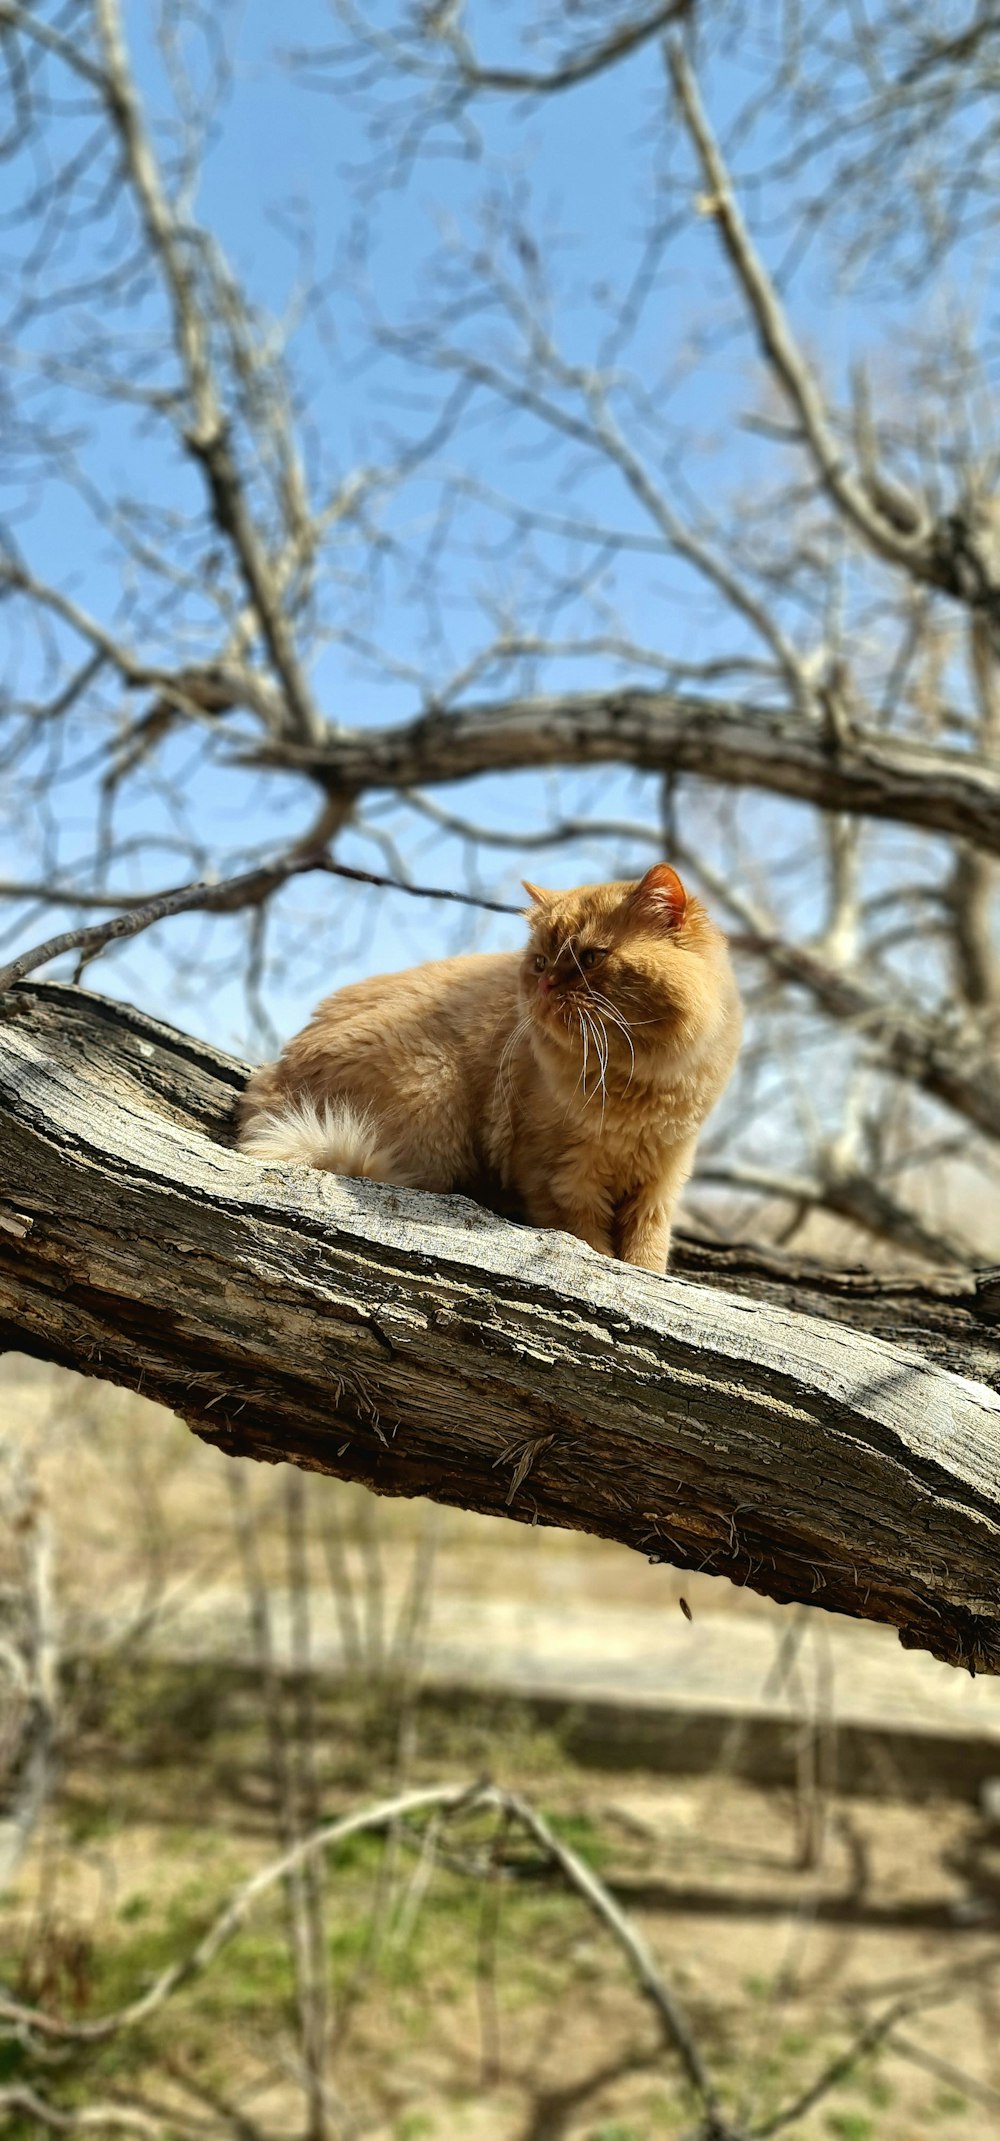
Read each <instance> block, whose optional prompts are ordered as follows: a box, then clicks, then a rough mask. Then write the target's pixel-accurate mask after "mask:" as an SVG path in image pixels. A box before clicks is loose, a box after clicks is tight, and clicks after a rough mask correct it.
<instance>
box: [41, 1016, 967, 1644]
mask: <svg viewBox="0 0 1000 2141" xmlns="http://www.w3.org/2000/svg"><path fill="white" fill-rule="evenodd" d="M246 1075H247V1074H246V1070H245V1068H244V1067H243V1066H242V1065H241V1064H239V1063H235V1062H233V1061H232V1060H231V1059H229V1058H227V1057H225V1056H222V1055H220V1054H218V1053H217V1052H216V1051H215V1050H213V1049H212V1048H209V1047H207V1046H205V1045H203V1044H202V1043H200V1042H197V1041H194V1040H191V1039H190V1038H188V1037H187V1036H185V1035H183V1034H180V1033H176V1032H174V1031H173V1030H172V1029H170V1028H168V1027H165V1026H162V1025H159V1024H157V1023H156V1022H155V1021H154V1020H152V1019H148V1018H145V1017H143V1016H141V1015H140V1014H139V1013H137V1012H135V1011H132V1010H129V1009H127V1008H124V1007H122V1006H121V1005H118V1004H113V1003H110V1002H107V1001H105V1000H104V999H102V998H100V997H97V996H91V995H89V994H87V993H86V992H84V991H82V990H79V989H73V988H66V987H60V986H53V985H50V986H44V987H26V986H22V987H20V988H18V989H16V990H14V991H12V992H11V993H10V994H9V995H7V996H6V997H5V998H3V999H2V1001H0V1347H16V1348H19V1349H20V1350H22V1351H25V1352H28V1353H33V1354H37V1355H38V1356H40V1357H41V1358H43V1359H47V1360H51V1361H58V1362H61V1363H63V1364H65V1365H66V1366H68V1367H73V1368H78V1369H82V1370H83V1371H84V1372H85V1373H87V1374H91V1375H98V1376H102V1377H105V1378H107V1379H108V1380H109V1381H113V1382H119V1383H125V1384H127V1385H129V1386H130V1387H131V1388H133V1389H136V1390H140V1389H141V1390H142V1391H143V1392H144V1393H145V1394H146V1395H147V1396H149V1397H153V1398H157V1399H159V1400H161V1401H162V1403H164V1404H165V1405H168V1406H170V1407H171V1408H172V1409H173V1410H174V1411H175V1412H176V1413H179V1414H180V1415H181V1417H182V1418H183V1419H185V1420H186V1421H188V1422H189V1424H190V1425H191V1427H193V1428H194V1429H195V1431H196V1432H197V1433H198V1434H200V1435H203V1436H204V1437H205V1438H206V1439H207V1440H209V1441H211V1442H215V1443H217V1444H218V1445H219V1446H220V1448H222V1449H224V1450H226V1451H228V1452H230V1453H231V1454H233V1455H242V1456H250V1457H256V1458H266V1459H268V1460H270V1461H272V1462H274V1461H277V1460H279V1459H282V1458H288V1459H290V1460H291V1461H292V1462H294V1463H296V1464H301V1465H305V1466H308V1467H312V1468H314V1469H316V1470H320V1471H325V1472H332V1473H336V1474H337V1475H339V1476H340V1477H343V1478H346V1479H357V1480H362V1481H363V1482H364V1483H365V1484H366V1485H367V1486H369V1487H372V1488H374V1489H375V1491H376V1492H378V1493H383V1494H405V1495H416V1494H424V1495H429V1496H431V1497H432V1498H433V1499H434V1500H436V1501H441V1502H449V1503H453V1504H455V1505H456V1506H458V1507H460V1508H464V1509H478V1510H485V1511H489V1512H491V1513H493V1514H495V1515H501V1516H503V1515H507V1516H510V1517H513V1518H515V1519H517V1520H518V1521H520V1522H526V1523H535V1522H538V1523H544V1524H556V1525H561V1526H564V1527H567V1528H570V1529H576V1530H580V1531H590V1532H596V1533H599V1534H600V1535H602V1536H603V1537H605V1538H610V1539H617V1540H620V1541H622V1542H624V1543H625V1544H626V1545H628V1546H632V1547H634V1548H636V1549H637V1550H638V1551H639V1552H642V1553H644V1554H646V1555H648V1556H649V1557H650V1558H651V1559H654V1560H664V1561H669V1562H671V1563H673V1564H674V1565H675V1566H679V1567H682V1568H691V1569H705V1570H708V1571H711V1572H712V1573H715V1574H718V1575H723V1576H728V1577H730V1578H731V1579H732V1580H733V1581H734V1582H736V1583H741V1584H749V1585H750V1586H751V1587H752V1588H753V1589H755V1590H758V1591H762V1592H765V1593H767V1594H768V1595H769V1596H770V1597H772V1598H775V1599H780V1600H792V1599H795V1600H805V1601H807V1602H809V1603H811V1604H815V1605H822V1606H826V1607H829V1608H833V1609H835V1610H837V1611H839V1612H843V1613H850V1614H854V1615H858V1616H864V1617H867V1618H870V1619H873V1620H882V1621H888V1622H891V1623H893V1624H894V1625H895V1626H896V1627H897V1628H898V1629H899V1631H900V1634H901V1636H902V1639H903V1641H904V1642H905V1643H907V1644H910V1645H914V1646H920V1647H923V1648H926V1649H927V1650H930V1651H933V1652H934V1654H935V1655H936V1656H938V1657H941V1658H946V1659H949V1660H951V1661H952V1662H954V1663H959V1664H963V1665H967V1666H969V1667H971V1668H979V1669H982V1670H987V1671H1000V1465H998V1453H1000V1395H998V1394H997V1389H996V1388H995V1387H992V1386H993V1385H995V1384H997V1383H998V1381H1000V1333H998V1331H997V1324H996V1305H997V1301H998V1299H1000V1277H998V1274H996V1273H988V1274H979V1276H978V1277H977V1278H975V1279H970V1280H965V1279H962V1278H955V1277H953V1276H949V1277H948V1278H947V1279H945V1280H941V1281H938V1282H935V1283H933V1284H931V1285H930V1286H926V1287H921V1286H919V1285H908V1284H906V1283H904V1282H898V1281H885V1280H881V1281H880V1280H878V1279H871V1278H867V1277H865V1276H864V1275H863V1274H854V1275H851V1274H848V1275H846V1276H840V1277H838V1276H836V1275H833V1274H828V1273H824V1272H822V1271H820V1270H817V1269H812V1270H809V1269H807V1268H806V1267H803V1266H790V1265H789V1264H787V1263H785V1262H783V1261H782V1260H781V1259H778V1258H774V1257H768V1256H767V1255H766V1254H755V1253H754V1252H752V1251H745V1250H736V1249H734V1250H723V1251H718V1252H713V1251H710V1250H707V1249H705V1248H703V1247H702V1246H701V1245H697V1246H695V1245H692V1244H688V1245H687V1246H686V1248H684V1247H682V1250H681V1253H680V1259H679V1260H681V1261H683V1262H684V1263H686V1265H687V1267H688V1268H689V1269H691V1268H697V1269H698V1272H699V1280H700V1281H701V1283H698V1282H695V1281H693V1280H692V1279H690V1278H686V1277H679V1276H671V1277H670V1278H666V1279H664V1278H658V1277H655V1276H654V1275H652V1274H650V1273H644V1272H640V1271H634V1270H631V1269H628V1268H627V1267H626V1266H624V1265H621V1264H617V1263H613V1262H611V1261H610V1260H609V1259H607V1258H605V1257H602V1256H598V1255H597V1254H595V1253H594V1252H593V1251H591V1250H589V1249H586V1248H584V1247H583V1246H582V1244H580V1243H579V1242H576V1241H573V1240H571V1239H569V1238H568V1237H567V1236H565V1235H561V1234H553V1233H542V1232H539V1231H536V1230H534V1229H531V1228H527V1227H517V1226H512V1225H509V1224H507V1223H505V1222H503V1221H501V1220H498V1219H495V1218H494V1217H492V1216H491V1215H490V1214H488V1213H486V1212H482V1211H480V1210H479V1209H478V1208H477V1207H476V1206H475V1205H473V1204H471V1203H469V1202H468V1201H467V1200H465V1199H464V1198H459V1197H451V1198H442V1197H430V1196H423V1195H418V1194H415V1193H412V1192H408V1191H403V1190H394V1189H388V1188H382V1187H380V1186H378V1185H374V1184H371V1183H362V1182H354V1181H342V1180H338V1179H336V1178H334V1177H332V1176H329V1175H323V1174H319V1173H316V1172H314V1171H311V1170H306V1169H304V1168H299V1167H279V1166H261V1165H260V1164H259V1163H256V1162H253V1161H251V1160H249V1159H245V1158H244V1157H243V1156H242V1155H241V1154H239V1153H237V1152H235V1151H234V1150H233V1146H232V1138H233V1110H234V1103H235V1099H236V1096H237V1093H238V1092H239V1090H240V1088H241V1086H242V1084H243V1082H244V1080H245V1077H246ZM706 1280H707V1281H709V1283H707V1284H706V1283H704V1281H706ZM655 1598H656V1589H655V1578H654V1577H651V1578H650V1600H651V1604H652V1603H653V1602H654V1601H655Z"/></svg>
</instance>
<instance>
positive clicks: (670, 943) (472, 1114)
mask: <svg viewBox="0 0 1000 2141" xmlns="http://www.w3.org/2000/svg"><path fill="white" fill-rule="evenodd" d="M526 890H527V891H528V893H529V894H530V897H531V900H532V908H531V911H530V915H529V921H530V935H529V938H528V944H527V947H526V949H525V951H524V952H501V953H496V954H492V953H478V954H477V953H473V954H470V955H468V956H466V957H463V958H458V959H440V960H434V961H432V962H431V963H430V964H429V965H427V966H418V967H412V968H410V969H409V971H407V972H405V973H402V974H381V975H377V976H375V977H373V978H372V979H371V980H369V981H360V982H354V983H352V984H351V985H350V986H349V987H348V988H345V989H340V990H338V991H337V993H336V995H334V996H329V997H327V999H326V1001H325V1002H324V1003H322V1004H320V1006H319V1008H318V1010H317V1011H316V1012H315V1013H314V1015H313V1017H312V1019H311V1020H310V1022H309V1024H308V1026H306V1027H305V1028H304V1030H303V1032H301V1033H300V1034H297V1035H296V1037H295V1039H294V1040H292V1041H290V1042H289V1043H288V1046H287V1047H286V1048H285V1050H284V1052H283V1054H282V1055H281V1057H280V1058H279V1060H278V1062H277V1063H273V1064H267V1065H265V1066H264V1068H263V1069H261V1070H258V1071H255V1073H254V1075H253V1077H252V1078H251V1080H250V1083H249V1085H248V1087H247V1090H246V1093H245V1095H244V1098H243V1103H242V1121H241V1129H240V1135H239V1142H240V1145H241V1147H242V1149H243V1151H244V1152H246V1153H248V1154H250V1155H251V1156H252V1157H254V1158H256V1159H260V1160H304V1161H306V1162H308V1163H309V1164H310V1165H311V1166H313V1167H324V1168H329V1169H331V1170H332V1171H333V1172H334V1173H336V1174H344V1175H367V1176H369V1177H370V1178H372V1179H374V1180H375V1181H379V1182H395V1183H400V1184H402V1185H404V1186H406V1187H409V1188H412V1189H428V1190H462V1191H464V1192H465V1193H466V1194H467V1195H469V1196H472V1197H476V1198H478V1199H479V1201H480V1202H481V1203H483V1204H488V1205H490V1206H492V1207H493V1208H494V1209H495V1210H498V1211H504V1212H507V1213H510V1214H512V1215H514V1216H517V1217H520V1218H522V1219H527V1220H529V1221H531V1222H532V1223H533V1224H534V1225H535V1226H543V1227H563V1228H565V1229H567V1230H568V1231H569V1232H570V1233H571V1234H578V1235H579V1236H580V1237H581V1239H582V1240H583V1241H585V1242H589V1243H590V1245H591V1247H592V1248H594V1249H601V1250H603V1251H604V1253H605V1254H606V1255H608V1256H618V1257H621V1258H623V1259H624V1261H625V1262H626V1263H629V1264H644V1265H647V1266H648V1267H649V1268H650V1269H651V1270H653V1271H663V1270H665V1268H666V1263H667V1256H668V1253H669V1248H670V1226H671V1220H672V1217H673V1213H674V1209H675V1206H676V1204H677V1201H678V1198H679V1196H680V1193H681V1190H682V1188H683V1186H684V1183H685V1182H686V1180H687V1177H688V1175H689V1173H690V1171H691V1164H692V1160H693V1158H694V1149H695V1144H696V1142H697V1137H698V1132H699V1130H700V1128H701V1125H702V1123H703V1122H704V1120H705V1117H706V1115H707V1114H708V1112H709V1110H710V1109H711V1108H712V1107H714V1105H715V1102H716V1101H717V1100H718V1098H719V1095H720V1093H721V1092H722V1090H723V1087H724V1086H725V1085H726V1083H727V1081H728V1079H729V1076H730V1073H731V1071H732V1069H733V1065H734V1063H735V1061H736V1055H737V1051H738V1048H739V1041H740V1005H739V997H738V994H737V990H736V983H735V981H734V978H733V974H732V969H731V967H730V964H729V958H728V955H727V951H726V942H725V938H724V937H723V935H722V933H721V931H720V930H719V929H717V928H716V926H715V923H714V922H712V921H711V920H710V918H709V916H708V915H707V914H706V913H705V910H704V908H703V907H702V906H701V904H700V902H699V901H698V900H696V899H693V898H689V897H688V895H687V894H686V893H685V891H684V888H683V886H682V885H681V882H680V879H679V878H678V877H677V875H676V873H675V871H673V870H672V869H670V867H669V866H668V865H667V864H666V863H660V864H657V865H656V867H655V868H654V869H652V870H649V871H647V873H646V876H645V877H644V878H642V879H641V881H640V882H639V883H637V884H636V883H630V884H613V885H583V886H581V887H580V888H579V890H577V891H573V892H541V891H539V890H538V889H537V888H536V887H534V886H530V885H529V886H527V887H526Z"/></svg>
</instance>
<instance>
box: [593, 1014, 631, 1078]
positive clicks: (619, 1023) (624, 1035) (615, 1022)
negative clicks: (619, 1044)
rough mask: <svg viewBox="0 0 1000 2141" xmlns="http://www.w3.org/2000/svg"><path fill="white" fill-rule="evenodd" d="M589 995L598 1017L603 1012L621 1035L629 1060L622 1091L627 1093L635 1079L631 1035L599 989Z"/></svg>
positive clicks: (625, 1024)
mask: <svg viewBox="0 0 1000 2141" xmlns="http://www.w3.org/2000/svg"><path fill="white" fill-rule="evenodd" d="M590 993H591V996H592V998H593V1000H594V1004H595V1006H596V1007H597V1009H598V1015H599V1014H600V1013H601V1012H603V1014H604V1017H605V1018H609V1019H610V1020H611V1023H612V1025H613V1026H617V1028H618V1031H619V1033H620V1034H621V1037H622V1039H623V1041H624V1043H625V1046H626V1048H627V1049H628V1052H629V1056H630V1058H631V1068H630V1070H629V1074H628V1077H627V1078H626V1080H625V1086H624V1091H625V1092H626V1093H627V1092H628V1089H629V1086H630V1085H631V1083H632V1080H633V1078H634V1077H635V1049H634V1048H633V1046H632V1035H631V1033H630V1032H629V1028H628V1025H627V1023H626V1021H625V1019H624V1018H623V1017H622V1015H621V1013H620V1012H619V1011H618V1010H616V1008H615V1006H614V1004H612V1003H609V1002H608V999H607V997H606V996H602V995H601V993H600V990H599V989H592V990H591V992H590ZM604 1038H605V1042H607V1039H608V1036H607V1031H606V1030H605V1035H604ZM609 1052H610V1050H609Z"/></svg>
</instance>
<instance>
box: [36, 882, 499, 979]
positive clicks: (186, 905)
mask: <svg viewBox="0 0 1000 2141" xmlns="http://www.w3.org/2000/svg"><path fill="white" fill-rule="evenodd" d="M311 871H320V872H322V873H323V874H324V875H326V876H328V877H342V878H344V879H345V880H346V881H347V882H348V883H349V884H354V885H375V886H377V887H378V888H379V890H381V891H386V892H405V893H406V894H407V895H408V896H409V898H411V899H429V900H453V901H455V902H457V904H458V905H459V906H461V907H478V908H481V909H484V910H485V911H486V912H487V913H489V914H516V915H520V914H523V912H524V910H523V908H521V907H513V906H509V905H507V904H506V903H505V902H504V901H503V900H484V899H478V898H476V896H475V894H473V893H471V892H453V891H452V890H451V889H450V888H448V887H446V886H434V885H411V884H407V883H406V882H405V880H404V879H402V878H398V877H380V876H379V875H378V873H377V872H376V871H374V870H355V869H352V868H350V867H349V865H348V864H347V863H346V862H334V861H333V860H332V858H331V857H330V856H329V855H302V854H300V853H293V854H291V855H287V856H285V857H283V858H282V859H280V860H279V861H277V862H274V863H268V864H266V865H265V866H264V867H262V868H261V869H257V870H247V871H245V872H244V873H243V874H242V875H241V876H239V877H224V878H221V879H220V880H219V882H218V884H209V883H206V882H205V881H204V879H199V880H198V881H197V882H196V883H195V884H191V885H176V886H175V887H174V888H173V889H172V890H171V891H169V892H160V893H157V894H156V896H155V897H154V898H153V899H151V900H147V902H146V904H145V905H144V906H142V907H135V908H133V909H132V911H131V913H128V914H117V915H115V916H114V918H113V920H111V921H109V922H94V923H91V924H89V925H88V926H87V927H86V928H83V929H66V930H63V931H62V932H61V933H60V935H59V936H56V937H47V938H46V939H45V941H44V943H42V944H36V945H34V946H33V947H32V949H31V950H30V951H27V952H21V954H20V955H19V957H18V958H17V959H12V960H10V961H9V963H8V964H7V965H6V966H4V967H0V995H2V994H3V992H4V991H5V990H6V989H10V988H13V986H14V983H15V982H17V981H23V980H24V977H25V975H26V974H33V973H34V972H35V971H36V969H37V968H38V967H40V966H47V965H48V963H49V961H50V960H51V959H58V958H60V957H61V956H62V954H63V953H64V952H80V953H81V954H82V961H81V963H82V964H86V963H87V962H88V961H89V960H90V959H93V958H95V957H96V956H97V954H98V952H101V951H103V950H104V947H105V945H107V944H114V943H118V942H119V941H120V940H121V939H122V938H124V937H136V936H138V935H139V933H140V931H142V930H144V929H150V928H151V927H152V925H153V923H154V922H162V921H165V920H166V918H167V917H168V916H169V915H174V914H191V913H205V914H218V913H222V914H236V913H238V912H239V911H240V909H241V908H244V907H257V906H259V905H260V904H261V902H262V901H263V900H266V899H269V898H270V896H271V894H272V893H273V892H276V891H278V890H279V888H280V887H281V886H282V885H284V884H287V883H288V880H289V879H290V878H293V877H304V876H307V875H308V874H309V873H310V872H311Z"/></svg>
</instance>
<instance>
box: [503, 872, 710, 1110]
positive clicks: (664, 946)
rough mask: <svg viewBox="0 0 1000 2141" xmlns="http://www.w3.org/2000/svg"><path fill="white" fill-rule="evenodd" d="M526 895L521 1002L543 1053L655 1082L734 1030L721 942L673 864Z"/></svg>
mask: <svg viewBox="0 0 1000 2141" xmlns="http://www.w3.org/2000/svg"><path fill="white" fill-rule="evenodd" d="M525 891H526V892H527V894H528V896H529V898H530V900H531V906H530V908H529V910H528V920H529V923H530V934H529V938H528V943H527V947H526V949H525V953H524V958H523V960H522V963H521V995H522V1000H523V1003H524V1006H525V1009H526V1011H527V1013H528V1016H529V1017H530V1019H531V1022H532V1031H533V1034H534V1037H535V1040H536V1044H541V1045H543V1046H544V1047H545V1050H546V1053H548V1052H549V1050H550V1049H556V1050H558V1051H560V1052H561V1053H562V1054H563V1055H565V1056H566V1057H568V1058H572V1060H573V1062H574V1063H575V1064H577V1065H580V1064H581V1063H582V1061H583V1059H584V1058H586V1059H587V1060H588V1061H589V1063H591V1064H595V1063H596V1064H598V1065H600V1063H601V1060H602V1058H603V1059H604V1061H605V1063H606V1065H610V1066H613V1067H614V1069H615V1070H616V1072H624V1073H625V1075H626V1076H630V1075H632V1074H634V1072H637V1071H641V1072H642V1073H643V1075H644V1076H645V1077H647V1078H648V1077H650V1076H653V1077H655V1076H656V1074H657V1069H658V1067H661V1066H662V1068H663V1071H664V1073H665V1074H669V1072H670V1070H671V1069H674V1070H676V1069H677V1068H678V1066H679V1064H680V1062H681V1060H682V1059H683V1058H684V1057H686V1056H688V1055H690V1054H692V1053H693V1054H695V1055H697V1054H699V1053H700V1052H701V1050H702V1049H703V1048H704V1047H706V1046H707V1047H710V1046H711V1045H712V1044H713V1040H714V1039H715V1037H716V1036H718V1038H719V1040H720V1043H721V1041H722V1039H723V1037H724V1036H726V1035H727V1034H728V1031H729V1029H730V1028H731V1027H732V1026H733V1023H734V1021H736V1020H738V1012H737V999H736V990H735V984H734V982H733V977H732V971H731V968H730V966H729V961H728V957H727V953H726V943H725V938H724V937H723V935H722V932H721V930H719V929H717V928H716V925H715V923H714V922H713V921H712V920H711V919H710V917H709V916H708V915H707V914H706V912H705V909H704V908H703V907H702V905H701V903H700V901H699V900H697V899H695V898H693V897H692V896H691V895H690V894H688V893H687V892H686V891H685V889H684V886H683V885H682V883H681V880H680V878H679V877H678V875H677V872H676V870H673V869H671V867H670V865H669V863H666V862H659V863H656V864H655V865H654V867H653V868H652V869H651V870H647V872H646V875H645V877H642V878H640V879H639V880H638V881H632V882H628V883H624V884H612V885H581V886H579V887H578V888H577V889H576V890H575V891H572V892H546V891H543V890H541V889H540V887H539V886H537V885H529V884H526V885H525Z"/></svg>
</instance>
